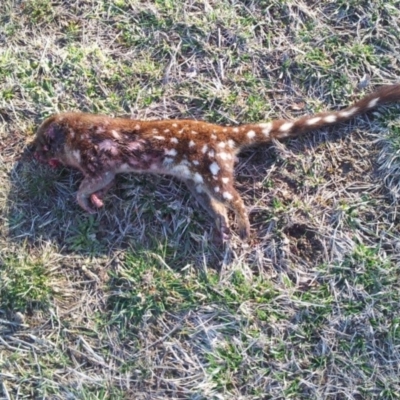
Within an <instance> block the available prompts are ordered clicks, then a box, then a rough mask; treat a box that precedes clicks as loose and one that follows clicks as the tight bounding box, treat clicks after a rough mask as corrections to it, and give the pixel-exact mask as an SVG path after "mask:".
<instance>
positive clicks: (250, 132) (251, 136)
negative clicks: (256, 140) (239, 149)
mask: <svg viewBox="0 0 400 400" xmlns="http://www.w3.org/2000/svg"><path fill="white" fill-rule="evenodd" d="M254 136H256V133H255V132H254V131H248V132H247V137H248V138H249V139H253V137H254Z"/></svg>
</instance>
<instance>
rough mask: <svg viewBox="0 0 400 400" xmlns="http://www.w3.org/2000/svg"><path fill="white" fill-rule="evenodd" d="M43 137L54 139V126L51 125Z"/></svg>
mask: <svg viewBox="0 0 400 400" xmlns="http://www.w3.org/2000/svg"><path fill="white" fill-rule="evenodd" d="M45 135H46V136H47V137H48V138H49V139H50V140H52V139H55V138H56V130H55V124H51V125H50V126H49V127H48V129H47V130H46V132H45Z"/></svg>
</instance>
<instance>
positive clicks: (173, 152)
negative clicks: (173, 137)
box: [164, 149, 178, 157]
mask: <svg viewBox="0 0 400 400" xmlns="http://www.w3.org/2000/svg"><path fill="white" fill-rule="evenodd" d="M164 151H165V154H166V155H167V156H172V157H175V156H176V155H177V154H178V152H177V151H176V150H175V149H164Z"/></svg>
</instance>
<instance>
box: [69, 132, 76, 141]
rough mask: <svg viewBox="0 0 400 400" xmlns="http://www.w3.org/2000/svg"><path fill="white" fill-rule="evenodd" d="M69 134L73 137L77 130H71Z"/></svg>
mask: <svg viewBox="0 0 400 400" xmlns="http://www.w3.org/2000/svg"><path fill="white" fill-rule="evenodd" d="M69 134H70V135H71V138H72V139H73V138H74V137H75V131H69Z"/></svg>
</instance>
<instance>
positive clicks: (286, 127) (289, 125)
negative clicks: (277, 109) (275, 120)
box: [279, 122, 294, 132]
mask: <svg viewBox="0 0 400 400" xmlns="http://www.w3.org/2000/svg"><path fill="white" fill-rule="evenodd" d="M293 125H294V123H293V122H285V123H284V124H282V125H281V126H280V128H279V130H280V131H281V132H287V131H289V130H290V129H292V127H293Z"/></svg>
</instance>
